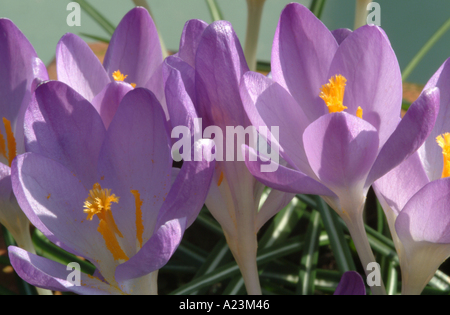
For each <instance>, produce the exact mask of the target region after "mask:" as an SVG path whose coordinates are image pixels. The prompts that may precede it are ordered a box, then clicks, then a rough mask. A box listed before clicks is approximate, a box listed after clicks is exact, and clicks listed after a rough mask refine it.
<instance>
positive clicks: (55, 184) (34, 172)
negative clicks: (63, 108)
mask: <svg viewBox="0 0 450 315" xmlns="http://www.w3.org/2000/svg"><path fill="white" fill-rule="evenodd" d="M11 174H12V175H11V180H12V185H13V189H14V194H15V195H16V197H17V202H18V203H19V205H20V207H21V208H22V210H23V211H24V212H25V214H26V215H27V217H28V218H29V219H30V221H31V223H33V225H35V226H36V227H37V228H38V229H39V230H40V231H41V232H42V233H44V234H45V235H46V236H47V237H48V238H49V239H50V240H51V241H52V242H56V243H57V244H58V245H60V246H61V247H63V248H64V249H66V250H68V251H69V252H72V253H75V254H77V255H81V256H83V257H85V258H88V259H89V260H91V261H92V262H93V263H94V264H96V263H97V262H98V263H100V264H101V263H107V262H109V261H113V257H112V254H111V253H110V252H109V251H108V250H107V248H106V246H105V241H104V239H103V237H102V235H101V234H100V233H99V232H98V231H97V227H98V219H97V218H94V219H93V220H92V221H89V220H86V213H84V212H83V203H84V201H85V200H86V198H87V196H88V194H89V190H88V189H87V188H86V187H84V186H83V184H82V183H81V182H80V180H79V179H78V178H77V177H76V176H74V175H73V173H72V172H70V171H69V170H68V169H66V168H65V167H64V166H63V165H61V164H60V163H58V162H55V161H53V160H51V159H48V158H46V157H43V156H41V155H39V154H35V153H25V154H22V155H19V156H18V157H17V158H16V159H15V160H14V161H13V164H12V169H11ZM112 211H113V213H115V212H114V209H112ZM49 232H50V234H49ZM103 271H106V270H103V269H102V274H103V275H104V276H105V277H106V278H107V275H106V274H104V273H103Z"/></svg>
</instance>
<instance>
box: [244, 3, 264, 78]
mask: <svg viewBox="0 0 450 315" xmlns="http://www.w3.org/2000/svg"><path fill="white" fill-rule="evenodd" d="M265 2H266V0H247V8H248V18H247V35H246V37H245V47H244V54H245V58H246V59H247V64H248V66H249V68H250V70H251V71H256V54H257V52H258V38H259V29H260V25H261V17H262V12H263V7H264V3H265Z"/></svg>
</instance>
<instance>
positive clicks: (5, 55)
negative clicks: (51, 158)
mask: <svg viewBox="0 0 450 315" xmlns="http://www.w3.org/2000/svg"><path fill="white" fill-rule="evenodd" d="M0 43H1V44H0V69H1V71H0V73H1V75H0V118H3V117H5V118H6V119H8V120H9V121H10V122H11V124H12V128H13V131H14V137H15V139H16V145H17V146H16V151H17V152H18V153H23V152H24V151H25V150H24V140H23V139H24V138H23V116H24V113H25V110H26V108H27V107H28V104H29V102H30V100H31V93H32V92H33V91H34V89H35V88H36V86H37V85H38V84H39V83H40V82H42V81H44V80H48V74H47V69H46V68H45V65H44V64H43V62H42V61H41V60H40V59H39V58H38V56H37V54H36V52H35V50H34V48H33V46H32V45H31V44H30V42H29V41H28V40H27V38H26V37H25V36H24V35H23V34H22V32H21V31H20V30H19V29H18V28H17V27H16V26H15V25H14V23H13V22H12V21H11V20H8V19H4V18H0ZM0 131H1V132H2V134H3V135H5V128H4V127H3V124H1V126H0ZM0 161H1V162H2V163H6V164H8V163H7V160H6V159H4V158H3V157H1V158H0Z"/></svg>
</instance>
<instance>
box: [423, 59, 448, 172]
mask: <svg viewBox="0 0 450 315" xmlns="http://www.w3.org/2000/svg"><path fill="white" fill-rule="evenodd" d="M449 84H450V59H447V60H446V61H445V62H444V63H443V64H442V66H441V67H440V68H439V70H438V71H437V72H436V73H435V74H434V75H433V76H432V77H431V79H430V80H429V81H428V83H427V85H426V86H425V88H424V91H427V89H429V88H434V87H438V88H439V92H440V105H439V114H438V116H437V119H436V123H435V125H434V128H433V131H431V133H430V135H429V136H428V138H427V140H425V143H424V144H423V145H422V146H421V147H420V148H419V154H420V158H421V160H422V163H423V165H424V167H425V170H426V172H427V174H428V177H429V178H430V180H436V179H439V178H441V174H442V168H443V159H442V148H441V147H440V146H439V145H437V143H436V137H437V136H439V135H442V134H444V133H446V132H450V91H449V88H448V87H449Z"/></svg>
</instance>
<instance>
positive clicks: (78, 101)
mask: <svg viewBox="0 0 450 315" xmlns="http://www.w3.org/2000/svg"><path fill="white" fill-rule="evenodd" d="M25 133H26V134H25V138H26V148H27V151H28V152H35V153H39V154H41V155H43V156H46V157H48V158H51V159H53V160H55V161H58V162H59V163H61V164H62V165H64V166H65V167H67V168H68V169H69V170H71V171H72V172H74V173H75V174H76V176H77V177H78V179H79V180H81V181H82V182H83V184H85V185H86V188H88V189H90V187H92V183H93V182H94V181H95V180H96V169H97V160H98V154H99V152H100V148H101V144H102V143H103V140H104V137H105V133H106V131H105V127H104V126H103V123H102V120H101V118H100V115H99V114H98V113H97V111H96V110H95V108H94V107H93V106H92V105H91V104H90V103H89V102H88V101H87V100H86V99H84V98H83V97H82V96H81V95H79V94H78V93H77V92H76V91H74V90H73V89H72V88H70V87H69V86H67V85H66V84H64V83H62V82H58V81H49V82H46V83H44V84H41V85H40V86H39V88H38V89H37V90H36V93H35V99H34V100H33V102H31V104H30V106H29V108H28V110H27V112H26V115H25Z"/></svg>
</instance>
